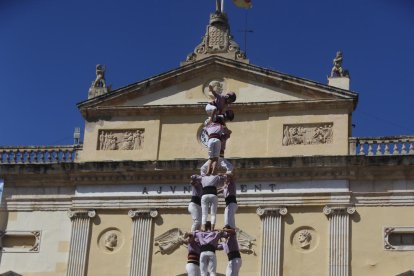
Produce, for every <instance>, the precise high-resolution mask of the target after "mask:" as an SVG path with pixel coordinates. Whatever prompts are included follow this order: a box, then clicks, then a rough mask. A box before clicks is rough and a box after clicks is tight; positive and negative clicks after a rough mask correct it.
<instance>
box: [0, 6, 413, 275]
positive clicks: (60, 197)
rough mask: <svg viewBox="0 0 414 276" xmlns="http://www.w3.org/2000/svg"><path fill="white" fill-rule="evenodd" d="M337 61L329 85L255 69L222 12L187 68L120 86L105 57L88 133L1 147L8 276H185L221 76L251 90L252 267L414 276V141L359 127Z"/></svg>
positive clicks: (247, 262) (240, 221) (241, 113)
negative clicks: (79, 138)
mask: <svg viewBox="0 0 414 276" xmlns="http://www.w3.org/2000/svg"><path fill="white" fill-rule="evenodd" d="M337 58H338V56H337ZM337 58H336V60H337V62H338V60H339V59H337ZM340 61H341V60H340ZM337 65H338V66H339V67H338V66H337ZM335 66H337V67H335ZM335 66H334V68H333V72H332V74H331V77H330V78H329V84H330V85H325V84H320V83H317V82H314V81H310V80H305V79H302V78H298V77H294V76H290V75H286V74H282V73H279V72H276V71H272V70H268V69H265V68H262V67H259V66H255V65H252V64H250V62H249V60H248V59H247V57H246V55H245V54H244V53H243V52H242V51H241V50H240V48H239V46H238V45H237V43H236V42H234V41H233V40H232V38H231V35H230V27H229V24H228V21H227V15H226V14H224V13H222V12H220V11H219V10H218V11H216V12H215V13H213V14H211V15H210V21H209V24H208V25H207V28H206V34H205V36H204V38H203V40H202V41H201V43H200V44H199V45H198V46H197V47H196V48H195V50H194V52H193V53H191V54H190V55H188V57H187V59H186V60H185V61H184V62H182V63H181V66H180V67H178V68H177V69H174V70H171V71H168V72H165V73H162V74H160V75H157V76H154V77H151V78H149V79H146V80H142V81H139V82H136V83H132V84H130V85H128V86H125V87H122V88H119V89H116V90H113V91H110V90H109V89H108V88H107V86H106V83H105V77H104V69H103V68H102V67H99V68H98V67H97V72H96V73H97V79H96V81H95V82H94V83H93V85H92V87H91V88H90V90H89V93H88V99H87V100H85V101H83V102H81V103H79V104H78V108H79V110H80V112H81V114H82V116H83V117H84V119H85V129H84V139H83V143H82V144H76V145H71V146H56V147H46V146H33V147H13V146H10V147H2V148H0V178H1V179H3V180H4V191H3V195H2V205H1V217H0V219H1V220H0V227H1V228H0V229H1V230H2V232H1V258H0V273H3V274H1V275H25V276H26V275H28V276H40V275H42V276H47V275H70V276H72V275H73V276H74V275H91V276H94V275H100V276H101V275H131V276H132V275H186V274H185V263H186V256H187V249H186V245H185V242H184V240H183V234H184V233H185V232H186V231H189V230H190V227H191V217H190V215H189V214H188V211H187V206H188V202H189V201H190V198H191V187H190V185H189V182H190V176H191V175H192V174H195V173H198V172H199V169H200V167H201V165H202V164H203V163H204V162H205V161H206V158H207V152H206V147H205V135H204V132H203V131H202V129H203V122H204V120H205V119H206V115H205V112H204V106H205V104H206V103H207V102H209V101H210V99H211V95H210V94H209V91H208V86H209V85H210V84H212V83H215V84H218V87H219V90H220V91H222V93H225V92H226V91H234V92H235V93H236V95H237V101H236V102H235V103H234V104H232V105H231V109H232V110H233V111H234V112H235V120H234V121H233V122H230V123H228V127H229V129H231V131H232V135H231V138H230V139H229V140H228V142H227V149H226V158H227V159H228V160H229V161H230V162H231V163H232V164H233V165H234V167H235V171H234V174H235V177H236V183H237V192H238V195H237V199H238V205H239V209H238V211H237V214H236V225H237V228H238V233H237V235H238V241H239V245H240V248H241V252H242V259H243V266H242V268H241V272H240V275H264V276H267V275H283V276H299V275H315V276H321V275H329V276H345V275H353V276H359V275H361V276H362V275H363V276H369V275H376V276H377V275H412V274H413V271H412V269H414V265H413V259H414V252H413V250H414V220H413V215H412V214H413V211H414V207H413V206H414V170H413V168H414V155H413V154H414V137H411V136H405V137H402V136H400V137H368V138H367V137H352V112H353V111H354V110H355V108H356V106H357V102H358V94H357V93H355V92H352V91H350V90H349V76H348V75H347V74H345V73H344V72H343V71H342V67H341V64H340V63H339V64H336V65H335ZM335 68H336V69H335ZM339 68H340V69H341V70H337V69H339ZM361 108H363V107H361ZM224 206H225V205H224V201H223V200H222V199H220V203H219V215H218V223H217V225H218V227H220V226H222V225H223V215H222V214H223V208H224ZM217 256H218V269H217V271H218V272H220V273H221V274H219V275H223V274H224V271H225V267H226V265H227V257H226V256H225V254H224V253H221V252H217Z"/></svg>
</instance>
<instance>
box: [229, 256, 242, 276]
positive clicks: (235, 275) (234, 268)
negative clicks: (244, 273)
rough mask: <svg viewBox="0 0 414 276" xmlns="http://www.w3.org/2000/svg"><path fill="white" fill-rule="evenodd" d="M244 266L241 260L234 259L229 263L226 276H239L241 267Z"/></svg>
mask: <svg viewBox="0 0 414 276" xmlns="http://www.w3.org/2000/svg"><path fill="white" fill-rule="evenodd" d="M241 265H242V260H241V259H240V258H234V259H233V260H231V261H229V263H228V264H227V269H226V276H239V271H240V267H241Z"/></svg>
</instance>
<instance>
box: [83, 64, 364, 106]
mask: <svg viewBox="0 0 414 276" xmlns="http://www.w3.org/2000/svg"><path fill="white" fill-rule="evenodd" d="M213 80H218V81H220V82H221V83H222V85H223V91H234V92H235V93H236V94H237V101H236V103H237V104H247V103H275V102H279V103H280V102H286V103H289V102H307V101H313V102H314V101H318V100H330V101H343V100H347V101H351V102H352V103H353V105H354V106H355V105H356V102H357V98H358V96H357V94H356V93H354V92H350V91H347V90H342V89H339V88H335V87H331V86H328V85H323V84H319V83H316V82H313V81H309V80H305V79H301V78H297V77H293V76H289V75H286V74H282V73H279V72H276V71H271V70H267V69H264V68H261V67H257V66H254V65H250V64H245V63H241V62H237V61H234V60H229V59H226V58H222V57H217V56H213V57H210V58H206V59H204V60H201V61H198V62H195V63H193V64H190V65H185V66H182V67H179V68H178V69H175V70H171V71H168V72H166V73H163V74H161V75H158V76H155V77H153V78H149V79H146V80H143V81H141V82H137V83H134V84H131V85H129V86H126V87H123V88H120V89H117V90H114V91H112V92H110V93H108V94H105V95H101V96H98V97H96V98H92V99H90V100H87V101H84V102H81V103H79V104H78V107H79V108H80V109H81V110H84V109H88V108H99V107H104V108H108V107H118V108H122V107H124V108H127V107H128V108H131V107H132V108H133V107H146V108H151V107H159V106H163V105H166V106H171V105H179V106H183V105H184V106H185V105H187V106H188V105H198V104H202V103H206V102H208V101H210V97H209V94H208V91H207V90H208V89H207V88H206V87H207V85H208V83H210V82H211V81H213ZM210 96H211V95H210Z"/></svg>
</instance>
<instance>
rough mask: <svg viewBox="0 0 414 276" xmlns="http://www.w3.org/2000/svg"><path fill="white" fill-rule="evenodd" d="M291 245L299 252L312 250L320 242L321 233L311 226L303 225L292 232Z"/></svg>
mask: <svg viewBox="0 0 414 276" xmlns="http://www.w3.org/2000/svg"><path fill="white" fill-rule="evenodd" d="M290 243H291V245H292V246H293V247H294V248H295V249H296V250H297V251H299V252H302V253H309V252H312V251H313V250H314V249H315V248H316V247H317V246H318V244H319V235H318V233H317V232H316V231H315V229H313V228H312V227H310V226H302V227H299V228H297V229H296V230H295V231H293V232H292V235H291V236H290Z"/></svg>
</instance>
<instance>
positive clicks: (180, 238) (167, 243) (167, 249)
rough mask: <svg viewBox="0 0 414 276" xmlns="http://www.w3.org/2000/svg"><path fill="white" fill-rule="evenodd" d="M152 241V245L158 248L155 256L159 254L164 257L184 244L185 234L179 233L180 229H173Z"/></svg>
mask: <svg viewBox="0 0 414 276" xmlns="http://www.w3.org/2000/svg"><path fill="white" fill-rule="evenodd" d="M154 241H155V243H154V245H155V246H158V248H159V250H158V251H157V252H155V254H157V253H158V252H160V253H161V254H162V255H164V254H171V253H173V252H174V251H175V250H177V249H178V248H179V247H180V246H181V245H182V244H185V243H186V238H185V234H184V233H183V232H182V231H181V229H179V228H173V229H170V230H168V231H167V232H165V233H163V234H161V235H160V236H158V237H156V238H155V239H154Z"/></svg>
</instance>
